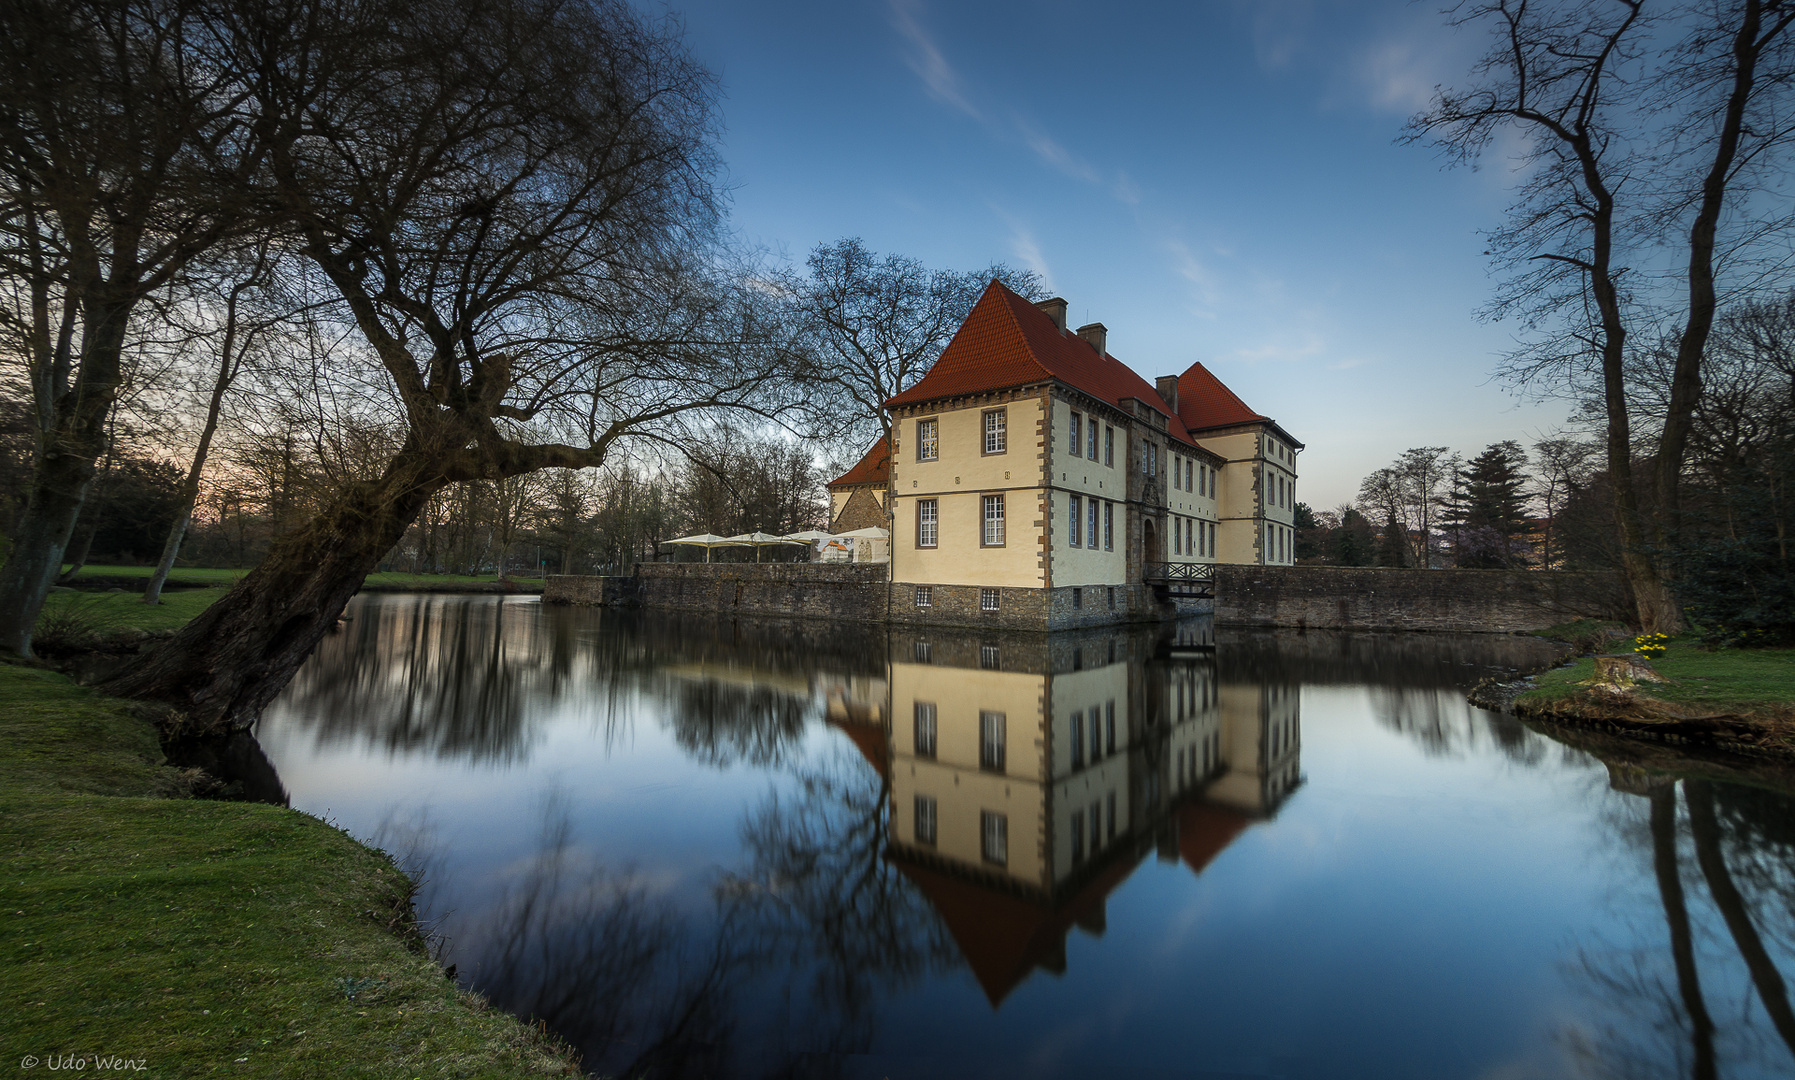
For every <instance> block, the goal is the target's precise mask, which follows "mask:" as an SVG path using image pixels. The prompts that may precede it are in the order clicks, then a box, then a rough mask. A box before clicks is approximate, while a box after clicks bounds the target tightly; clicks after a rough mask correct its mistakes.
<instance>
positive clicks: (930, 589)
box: [916, 585, 935, 607]
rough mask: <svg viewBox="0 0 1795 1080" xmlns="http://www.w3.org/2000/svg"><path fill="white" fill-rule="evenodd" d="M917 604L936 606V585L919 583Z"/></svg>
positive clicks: (918, 605)
mask: <svg viewBox="0 0 1795 1080" xmlns="http://www.w3.org/2000/svg"><path fill="white" fill-rule="evenodd" d="M916 606H917V607H934V606H935V586H933V585H918V586H917V587H916Z"/></svg>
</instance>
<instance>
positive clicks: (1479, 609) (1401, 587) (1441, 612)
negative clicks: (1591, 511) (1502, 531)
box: [1215, 566, 1630, 634]
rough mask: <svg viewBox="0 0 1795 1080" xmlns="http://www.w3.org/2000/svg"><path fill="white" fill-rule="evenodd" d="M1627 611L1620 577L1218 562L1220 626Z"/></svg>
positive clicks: (1401, 623) (1333, 625) (1388, 624)
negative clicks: (1237, 564) (1228, 564)
mask: <svg viewBox="0 0 1795 1080" xmlns="http://www.w3.org/2000/svg"><path fill="white" fill-rule="evenodd" d="M1629 616H1630V606H1629V604H1628V602H1627V589H1626V584H1625V582H1624V581H1623V580H1622V578H1621V576H1620V575H1619V574H1612V573H1564V572H1558V571H1533V570H1394V569H1383V568H1372V567H1356V566H1351V567H1349V566H1217V567H1216V568H1215V621H1216V624H1217V625H1218V626H1291V627H1299V628H1305V629H1337V630H1458V631H1468V632H1472V633H1498V634H1506V633H1513V632H1514V631H1516V630H1534V629H1538V628H1540V627H1545V626H1553V625H1556V624H1558V623H1563V622H1569V621H1571V620H1572V619H1578V618H1598V619H1625V618H1628V617H1629Z"/></svg>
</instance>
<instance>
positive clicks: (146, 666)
mask: <svg viewBox="0 0 1795 1080" xmlns="http://www.w3.org/2000/svg"><path fill="white" fill-rule="evenodd" d="M443 484H444V480H443V478H442V470H441V464H440V462H434V461H432V460H431V455H429V454H427V453H423V452H420V451H419V450H418V448H417V444H416V442H415V440H414V442H413V443H412V445H410V446H408V447H407V448H406V449H405V450H403V451H401V452H400V454H399V455H398V456H397V457H396V458H395V459H394V460H393V462H392V463H391V464H390V465H389V466H388V468H387V471H386V473H385V475H383V476H382V477H381V478H380V479H379V480H375V481H367V482H362V483H357V484H354V485H352V486H350V487H349V488H348V489H347V490H345V491H344V492H343V493H342V494H341V495H340V496H338V497H337V499H336V500H335V502H334V503H333V504H332V505H331V506H330V507H329V508H327V509H326V510H325V511H324V512H322V513H320V514H319V515H318V516H317V517H315V518H313V519H312V520H311V521H310V522H309V523H307V524H306V525H304V526H302V527H300V528H298V529H295V530H293V531H292V532H291V533H289V534H288V535H286V536H284V537H282V538H281V539H280V540H278V541H276V542H275V544H274V546H273V547H272V548H271V549H270V550H269V552H268V556H267V558H265V559H264V560H262V562H261V564H260V565H259V566H257V567H256V568H255V569H254V570H252V571H251V572H250V573H249V574H248V575H247V576H245V577H244V578H243V580H242V581H240V582H238V583H237V585H236V586H235V587H234V588H232V589H231V591H230V592H228V593H226V594H225V595H224V597H223V598H221V599H220V600H219V601H218V602H217V603H215V604H213V605H212V606H211V607H209V608H207V609H206V610H205V611H204V612H203V613H201V614H200V616H199V617H198V618H196V619H194V620H193V621H192V622H190V623H188V624H187V626H186V627H185V628H184V629H182V630H181V631H180V633H178V634H176V635H175V636H174V637H173V638H172V639H170V640H169V641H168V642H167V643H166V644H164V645H163V646H162V647H161V648H159V649H157V650H156V651H155V652H153V653H151V654H149V655H148V656H146V657H144V658H143V659H142V660H141V661H140V662H139V663H137V664H136V665H135V666H133V667H132V668H131V669H130V670H128V671H126V672H124V673H123V674H121V675H118V676H116V677H114V678H113V679H111V680H109V681H108V682H106V683H105V684H104V685H103V689H104V691H105V692H106V693H109V694H114V695H117V696H120V697H135V698H148V699H152V700H157V701H164V702H167V703H169V704H171V705H173V706H174V707H175V708H177V709H179V710H181V711H182V712H184V713H186V714H187V725H188V726H189V727H191V728H192V729H195V730H198V731H203V732H211V733H221V732H224V731H228V730H232V729H236V728H243V727H247V726H249V725H250V724H252V723H253V722H254V721H255V719H256V717H257V716H259V715H260V714H261V711H262V709H263V708H265V707H266V706H267V705H268V703H269V702H270V701H273V700H274V698H275V696H276V695H278V694H279V693H280V692H281V690H282V688H284V687H285V686H286V685H287V682H288V681H289V680H290V679H291V678H292V677H293V673H294V672H295V671H297V670H298V669H299V665H300V664H301V663H303V662H304V661H305V658H306V657H307V656H309V655H310V654H311V651H312V649H313V648H315V647H316V646H317V644H318V641H319V639H320V638H322V637H323V636H324V634H325V632H326V631H328V630H329V629H330V628H331V627H332V626H334V625H335V624H336V621H337V618H338V616H340V615H341V614H342V612H343V608H344V606H345V605H347V604H348V603H349V599H350V597H352V596H354V595H355V593H356V591H357V590H358V589H360V588H361V584H362V581H363V580H364V579H365V578H366V577H367V576H368V573H369V572H370V571H372V570H373V568H374V567H375V566H376V565H377V564H378V563H379V562H380V559H381V558H382V557H383V556H384V555H385V554H386V553H387V552H388V551H390V550H391V549H392V547H393V545H394V544H396V543H397V542H398V541H399V538H400V537H402V536H404V535H405V530H406V528H408V527H409V526H410V524H411V522H412V520H413V519H414V518H416V517H417V514H418V511H419V510H420V509H422V508H423V506H424V504H425V503H426V502H427V501H428V500H429V499H430V497H431V496H432V495H433V494H435V493H436V492H437V491H439V490H440V489H441V488H442V487H443Z"/></svg>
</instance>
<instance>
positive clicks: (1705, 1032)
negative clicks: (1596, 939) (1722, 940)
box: [1650, 785, 1717, 1080]
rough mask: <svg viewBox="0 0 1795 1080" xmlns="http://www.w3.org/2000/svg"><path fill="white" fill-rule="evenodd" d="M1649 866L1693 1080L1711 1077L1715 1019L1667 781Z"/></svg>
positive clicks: (1657, 794)
mask: <svg viewBox="0 0 1795 1080" xmlns="http://www.w3.org/2000/svg"><path fill="white" fill-rule="evenodd" d="M1650 798H1651V800H1652V868H1653V870H1654V871H1655V872H1656V874H1657V878H1658V896H1659V899H1661V900H1662V901H1663V902H1664V921H1665V922H1666V923H1668V924H1669V925H1670V955H1671V959H1672V961H1673V962H1674V963H1675V964H1676V969H1677V990H1678V991H1679V993H1680V994H1681V996H1682V998H1683V1008H1684V1009H1685V1010H1686V1011H1687V1012H1688V1013H1689V1028H1690V1031H1689V1037H1690V1040H1691V1042H1693V1043H1694V1049H1695V1068H1694V1069H1693V1070H1691V1072H1690V1075H1691V1076H1693V1077H1694V1078H1695V1080H1714V1077H1715V1076H1716V1075H1717V1073H1716V1071H1715V1064H1714V1020H1713V1018H1712V1017H1710V1016H1709V1015H1708V1006H1707V1003H1706V1001H1705V1000H1704V999H1703V998H1702V984H1701V974H1700V972H1699V971H1698V970H1697V969H1696V966H1695V939H1694V938H1693V937H1692V936H1691V934H1690V932H1689V906H1688V904H1687V903H1686V902H1685V901H1684V899H1683V879H1682V877H1681V876H1680V875H1679V874H1678V872H1677V792H1676V789H1675V788H1674V787H1671V786H1669V785H1666V786H1665V787H1662V788H1659V789H1658V790H1656V791H1653V792H1652V794H1651V796H1650Z"/></svg>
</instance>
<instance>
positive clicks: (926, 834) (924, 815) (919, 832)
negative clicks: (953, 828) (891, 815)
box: [916, 795, 935, 847]
mask: <svg viewBox="0 0 1795 1080" xmlns="http://www.w3.org/2000/svg"><path fill="white" fill-rule="evenodd" d="M916 842H917V843H919V844H928V845H930V846H931V847H932V846H934V843H935V800H934V799H931V798H930V797H929V796H927V795H918V796H917V797H916Z"/></svg>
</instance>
